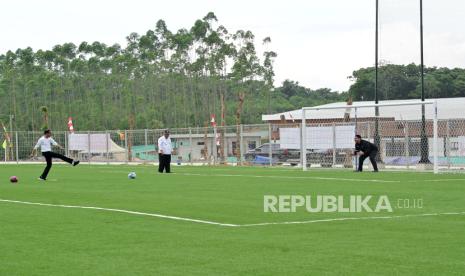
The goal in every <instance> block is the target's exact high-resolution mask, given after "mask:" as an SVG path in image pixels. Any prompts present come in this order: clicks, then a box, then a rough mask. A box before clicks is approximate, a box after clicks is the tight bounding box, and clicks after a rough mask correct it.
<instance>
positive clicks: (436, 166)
mask: <svg viewBox="0 0 465 276" xmlns="http://www.w3.org/2000/svg"><path fill="white" fill-rule="evenodd" d="M433 127H434V129H433V141H434V142H433V143H434V145H433V154H434V156H433V160H434V173H435V174H437V173H439V164H438V162H439V158H438V150H439V147H438V140H439V139H438V101H437V100H435V101H434V121H433Z"/></svg>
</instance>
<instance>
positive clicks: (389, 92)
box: [349, 64, 465, 100]
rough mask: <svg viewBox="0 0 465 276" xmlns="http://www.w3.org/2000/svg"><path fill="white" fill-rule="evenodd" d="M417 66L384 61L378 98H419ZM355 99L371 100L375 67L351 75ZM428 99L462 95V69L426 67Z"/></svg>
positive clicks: (464, 89)
mask: <svg viewBox="0 0 465 276" xmlns="http://www.w3.org/2000/svg"><path fill="white" fill-rule="evenodd" d="M420 69H421V68H420V66H417V65H415V64H409V65H395V64H385V65H383V66H381V67H380V68H379V73H378V74H379V75H378V81H379V83H378V89H379V90H378V93H379V94H378V96H379V99H380V100H394V99H418V98H420V95H421V83H420V76H421V75H420ZM351 78H352V79H353V80H355V83H354V84H353V85H352V86H351V87H350V90H349V92H350V94H351V95H352V96H353V98H354V100H374V89H375V68H373V67H369V68H362V69H359V70H357V71H355V72H354V73H353V75H352V76H351ZM425 96H426V97H427V98H447V97H465V69H461V68H455V69H449V68H437V67H431V68H425Z"/></svg>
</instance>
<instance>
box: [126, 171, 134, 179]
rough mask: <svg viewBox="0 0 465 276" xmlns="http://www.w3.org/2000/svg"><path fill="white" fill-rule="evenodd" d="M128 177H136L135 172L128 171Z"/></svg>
mask: <svg viewBox="0 0 465 276" xmlns="http://www.w3.org/2000/svg"><path fill="white" fill-rule="evenodd" d="M128 178H129V179H136V173H135V172H130V173H129V174H128Z"/></svg>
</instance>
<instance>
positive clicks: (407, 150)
mask: <svg viewBox="0 0 465 276" xmlns="http://www.w3.org/2000/svg"><path fill="white" fill-rule="evenodd" d="M404 136H405V145H404V150H405V158H406V160H407V169H409V168H410V137H409V126H408V122H405V127H404Z"/></svg>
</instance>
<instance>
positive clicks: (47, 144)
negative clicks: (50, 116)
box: [31, 129, 79, 180]
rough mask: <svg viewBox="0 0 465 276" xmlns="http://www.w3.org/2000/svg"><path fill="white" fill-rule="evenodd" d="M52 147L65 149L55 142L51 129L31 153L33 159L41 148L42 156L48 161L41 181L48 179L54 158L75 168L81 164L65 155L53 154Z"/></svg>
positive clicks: (40, 178) (45, 132)
mask: <svg viewBox="0 0 465 276" xmlns="http://www.w3.org/2000/svg"><path fill="white" fill-rule="evenodd" d="M52 146H56V147H58V148H60V149H63V147H62V146H60V145H59V144H58V143H57V142H55V140H53V138H52V131H51V130H50V129H47V130H46V131H44V136H42V137H40V139H39V141H37V144H36V145H35V147H34V149H32V153H31V157H32V156H34V155H35V154H36V151H37V149H38V148H39V147H40V150H41V152H42V155H43V156H44V157H45V161H47V166H46V167H45V169H44V172H43V173H42V175H41V176H40V177H39V180H46V179H47V175H48V172H49V171H50V169H51V168H52V159H53V158H59V159H61V160H63V161H65V162H67V163H69V164H71V165H73V166H76V165H78V164H79V161H74V160H73V159H71V158H68V157H66V156H64V155H61V154H59V153H56V152H53V151H52Z"/></svg>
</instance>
